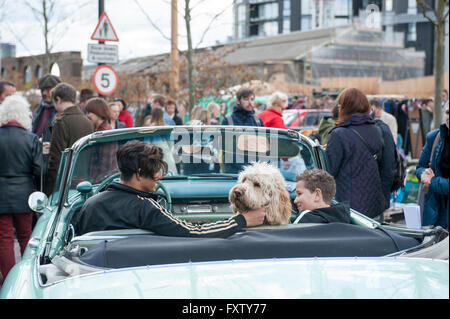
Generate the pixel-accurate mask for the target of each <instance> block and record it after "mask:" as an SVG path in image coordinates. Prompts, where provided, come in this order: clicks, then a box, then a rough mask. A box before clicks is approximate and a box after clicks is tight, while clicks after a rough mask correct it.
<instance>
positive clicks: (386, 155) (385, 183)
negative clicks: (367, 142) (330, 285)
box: [371, 112, 397, 210]
mask: <svg viewBox="0 0 450 319" xmlns="http://www.w3.org/2000/svg"><path fill="white" fill-rule="evenodd" d="M371 116H372V118H373V119H374V121H375V124H376V125H377V126H378V127H379V128H380V130H381V135H382V136H383V144H384V146H383V155H382V158H381V163H380V169H379V172H380V179H381V188H382V190H383V195H384V198H385V201H384V210H386V209H388V208H389V207H390V206H391V189H392V184H393V183H394V176H395V152H397V146H396V145H395V142H394V137H393V135H392V132H391V130H390V128H389V126H388V125H387V124H386V123H385V122H383V121H382V120H380V119H379V118H376V117H375V114H373V112H372V113H371Z"/></svg>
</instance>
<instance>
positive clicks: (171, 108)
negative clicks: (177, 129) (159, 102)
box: [166, 99, 183, 125]
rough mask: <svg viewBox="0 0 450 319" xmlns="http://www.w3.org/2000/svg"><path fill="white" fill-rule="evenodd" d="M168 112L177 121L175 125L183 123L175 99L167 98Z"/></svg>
mask: <svg viewBox="0 0 450 319" xmlns="http://www.w3.org/2000/svg"><path fill="white" fill-rule="evenodd" d="M166 112H167V114H169V116H170V117H171V118H172V120H173V121H174V122H175V125H183V120H182V119H181V117H179V116H178V110H177V103H176V102H175V101H174V100H172V99H169V100H167V103H166Z"/></svg>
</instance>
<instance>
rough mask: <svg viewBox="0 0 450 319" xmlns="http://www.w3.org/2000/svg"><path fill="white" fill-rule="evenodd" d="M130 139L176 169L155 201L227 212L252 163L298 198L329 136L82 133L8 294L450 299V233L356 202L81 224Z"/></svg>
mask: <svg viewBox="0 0 450 319" xmlns="http://www.w3.org/2000/svg"><path fill="white" fill-rule="evenodd" d="M130 140H141V141H145V142H148V143H152V144H155V145H158V146H161V147H162V148H163V150H164V153H165V157H164V159H165V161H166V162H167V163H168V167H169V172H168V174H167V175H166V176H164V178H163V179H162V180H161V181H160V182H159V185H158V190H157V193H158V194H159V200H158V203H159V205H162V206H164V207H165V208H166V209H167V210H168V211H170V212H171V213H172V214H173V215H174V216H177V217H178V218H180V219H182V220H188V221H197V222H198V221H217V220H222V219H225V218H229V217H230V216H231V215H232V210H231V207H230V203H229V201H228V194H229V191H230V189H231V188H232V187H233V186H234V185H235V184H236V182H237V177H238V173H239V171H240V170H241V169H242V168H243V166H244V165H246V164H248V163H251V162H255V161H263V162H268V163H269V164H271V165H273V166H276V167H278V168H279V169H280V171H281V173H282V175H283V177H284V179H285V182H286V189H287V191H288V192H289V194H290V198H291V201H293V200H294V199H295V196H296V193H295V184H296V180H295V177H296V175H300V174H302V172H303V171H304V170H306V169H311V168H318V169H326V167H327V163H326V156H325V153H324V150H323V149H322V148H321V146H318V145H316V144H315V143H314V142H313V141H312V140H311V139H309V138H308V137H305V136H304V135H302V134H300V133H299V132H297V131H295V130H281V129H273V128H264V127H239V126H197V127H188V126H176V127H171V126H164V127H138V128H126V129H121V130H110V131H100V132H95V133H93V134H91V135H88V136H85V137H84V138H82V139H80V140H78V141H77V142H76V143H75V144H74V145H73V146H72V147H71V148H69V149H66V150H65V151H64V152H63V154H62V156H61V164H60V167H59V172H58V177H57V180H56V183H55V189H54V192H53V194H52V195H51V196H50V198H47V197H46V196H45V194H43V193H39V192H36V193H33V194H32V195H31V196H30V198H29V205H30V207H31V208H32V209H33V210H35V211H37V212H39V213H40V218H39V219H38V221H37V224H36V226H35V228H34V231H33V234H32V236H31V240H30V242H29V244H28V248H27V249H26V251H25V253H24V255H23V258H22V260H21V261H20V262H19V263H18V264H16V265H15V267H13V269H12V270H11V271H10V272H9V274H8V276H7V278H6V280H5V282H4V285H3V287H2V289H1V290H0V298H58V299H61V298H183V299H193V298H245V299H249V298H257V299H265V298H289V299H292V298H387V299H392V298H427V299H429V298H446V299H448V298H449V264H448V253H449V245H448V232H446V231H445V230H443V229H442V228H440V227H436V228H432V229H408V228H406V227H400V226H397V225H393V224H385V223H384V224H380V223H379V222H377V221H375V220H372V219H370V218H368V217H366V216H364V215H363V214H360V213H359V212H357V211H354V210H351V223H350V224H341V223H330V224H293V223H292V221H294V220H295V219H296V217H297V216H298V214H299V212H297V211H293V212H292V216H291V223H290V224H287V225H279V226H270V225H263V226H259V227H251V228H248V229H246V231H244V232H239V233H236V234H234V235H232V236H230V237H229V238H184V237H169V236H160V235H157V234H155V233H152V232H150V231H148V230H144V229H111V230H103V231H94V232H90V233H78V230H77V224H76V223H77V216H78V214H79V213H80V209H81V207H82V205H83V204H84V202H85V201H86V200H87V199H88V198H90V197H91V196H94V195H95V194H97V193H99V192H101V191H102V190H104V189H105V187H106V186H107V185H108V184H109V183H111V182H112V181H117V180H118V179H119V177H120V173H119V171H118V168H117V166H116V165H114V161H111V160H110V159H111V158H114V156H115V154H114V152H115V150H117V148H118V147H120V145H122V144H124V143H126V142H128V141H130ZM108 152H110V154H109V155H108V154H107V153H108ZM99 155H102V156H99ZM103 161H106V162H103ZM293 207H295V205H293Z"/></svg>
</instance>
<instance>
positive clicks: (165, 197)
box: [93, 172, 172, 212]
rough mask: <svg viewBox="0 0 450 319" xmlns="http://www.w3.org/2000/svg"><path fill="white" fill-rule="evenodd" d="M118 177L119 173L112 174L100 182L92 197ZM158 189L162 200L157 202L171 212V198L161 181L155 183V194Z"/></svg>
mask: <svg viewBox="0 0 450 319" xmlns="http://www.w3.org/2000/svg"><path fill="white" fill-rule="evenodd" d="M119 177H120V172H118V173H115V174H112V175H111V176H108V177H107V178H106V179H104V180H103V182H101V183H100V184H99V185H98V187H97V188H96V189H95V191H94V192H93V195H95V194H98V193H99V192H100V191H101V190H103V189H105V188H106V186H108V185H109V184H110V183H111V182H112V181H114V180H115V179H116V178H119ZM159 189H161V190H162V194H161V193H158V195H161V196H162V198H160V199H158V201H157V202H158V203H160V204H162V205H163V206H166V208H167V210H168V211H169V212H171V211H172V197H171V196H170V193H169V191H168V190H167V188H166V186H165V185H164V184H163V183H162V182H161V181H158V182H156V189H155V193H156V192H158V190H159ZM163 202H166V204H164V203H163Z"/></svg>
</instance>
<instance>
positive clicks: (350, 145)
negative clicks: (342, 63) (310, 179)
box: [326, 88, 385, 218]
mask: <svg viewBox="0 0 450 319" xmlns="http://www.w3.org/2000/svg"><path fill="white" fill-rule="evenodd" d="M337 103H338V105H339V117H338V120H337V122H336V123H337V126H336V127H334V128H333V129H332V130H331V131H330V140H329V141H328V144H327V147H326V154H327V157H328V164H329V165H328V170H329V173H330V174H331V175H332V176H333V177H334V178H335V180H336V188H337V190H336V200H337V201H339V202H343V201H348V202H349V203H350V207H351V208H353V209H355V210H357V211H359V212H360V213H362V214H365V215H367V216H369V217H371V218H374V217H377V216H379V215H380V214H381V213H383V211H384V208H385V197H384V195H383V189H382V185H381V178H380V173H379V167H380V166H381V160H382V155H383V145H384V144H383V137H382V134H381V130H380V129H379V128H378V127H377V126H376V125H375V121H374V120H373V118H372V117H371V116H370V115H369V112H370V104H369V101H368V99H367V97H366V96H365V95H364V93H362V92H361V91H360V90H358V89H356V88H347V89H345V90H344V91H342V92H341V94H339V96H338V99H337Z"/></svg>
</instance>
